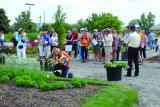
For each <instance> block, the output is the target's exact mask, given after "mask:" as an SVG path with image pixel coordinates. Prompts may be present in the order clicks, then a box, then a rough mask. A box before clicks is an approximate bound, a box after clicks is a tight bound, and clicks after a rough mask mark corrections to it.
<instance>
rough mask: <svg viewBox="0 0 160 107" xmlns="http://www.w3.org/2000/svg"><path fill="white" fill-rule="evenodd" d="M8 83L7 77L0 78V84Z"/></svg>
mask: <svg viewBox="0 0 160 107" xmlns="http://www.w3.org/2000/svg"><path fill="white" fill-rule="evenodd" d="M8 81H9V77H8V76H7V75H4V76H2V77H1V78H0V82H2V83H6V82H8Z"/></svg>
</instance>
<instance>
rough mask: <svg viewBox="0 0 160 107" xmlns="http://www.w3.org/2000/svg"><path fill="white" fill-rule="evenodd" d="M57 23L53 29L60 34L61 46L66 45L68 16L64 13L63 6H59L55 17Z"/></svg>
mask: <svg viewBox="0 0 160 107" xmlns="http://www.w3.org/2000/svg"><path fill="white" fill-rule="evenodd" d="M54 19H55V23H54V24H53V27H54V29H55V31H56V32H57V34H58V40H59V45H62V46H63V45H64V42H65V37H66V29H65V19H66V14H65V13H63V9H62V8H61V6H58V9H57V12H56V13H55V15H54Z"/></svg>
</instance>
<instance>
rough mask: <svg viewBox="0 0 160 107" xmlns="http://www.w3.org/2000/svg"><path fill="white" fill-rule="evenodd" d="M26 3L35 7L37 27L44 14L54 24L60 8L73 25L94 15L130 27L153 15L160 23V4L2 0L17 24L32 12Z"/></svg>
mask: <svg viewBox="0 0 160 107" xmlns="http://www.w3.org/2000/svg"><path fill="white" fill-rule="evenodd" d="M153 1H154V2H153ZM25 3H34V4H35V5H34V6H32V7H31V19H32V20H33V21H34V22H36V23H38V22H39V20H40V19H39V16H42V19H43V13H44V11H45V16H46V22H47V23H50V22H53V19H52V17H53V15H54V13H55V12H56V10H57V6H58V5H61V6H62V7H63V10H64V12H65V13H66V14H67V19H66V22H68V23H70V24H73V23H76V22H77V20H79V19H81V18H82V19H86V18H87V17H88V16H89V15H91V13H93V12H96V13H100V12H110V13H112V14H113V15H116V16H118V17H119V19H120V20H122V21H123V22H124V23H125V24H128V22H129V21H130V20H131V19H135V18H139V17H140V15H141V14H142V13H143V12H145V13H146V14H148V12H149V11H151V12H152V13H153V14H155V15H156V24H157V23H160V0H0V8H3V9H5V11H6V13H7V16H8V17H9V19H10V20H11V23H13V22H14V21H15V17H17V16H18V15H19V14H20V13H21V11H26V10H28V8H29V7H28V6H26V5H25ZM42 22H43V20H42Z"/></svg>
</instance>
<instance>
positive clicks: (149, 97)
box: [70, 51, 160, 107]
mask: <svg viewBox="0 0 160 107" xmlns="http://www.w3.org/2000/svg"><path fill="white" fill-rule="evenodd" d="M147 55H148V57H151V56H154V55H156V54H155V52H154V51H148V52H147ZM70 71H72V72H73V73H74V76H76V77H87V78H96V79H99V80H104V81H106V80H107V79H106V71H105V69H104V67H103V65H102V64H99V63H95V62H93V61H89V62H87V63H83V64H82V63H80V62H77V61H73V63H72V68H71V70H70ZM125 74H126V71H125V70H123V75H125ZM120 83H123V84H128V85H131V86H133V87H136V88H138V89H139V92H140V94H139V96H140V105H139V106H140V107H160V63H149V62H145V63H144V64H143V65H140V75H139V76H138V77H124V76H122V80H121V81H120Z"/></svg>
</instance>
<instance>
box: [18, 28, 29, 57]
mask: <svg viewBox="0 0 160 107" xmlns="http://www.w3.org/2000/svg"><path fill="white" fill-rule="evenodd" d="M16 41H17V42H18V44H17V55H18V57H19V58H20V57H22V58H26V41H27V39H26V37H25V36H24V31H23V30H20V31H19V33H18V34H17V35H16Z"/></svg>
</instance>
